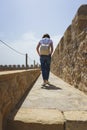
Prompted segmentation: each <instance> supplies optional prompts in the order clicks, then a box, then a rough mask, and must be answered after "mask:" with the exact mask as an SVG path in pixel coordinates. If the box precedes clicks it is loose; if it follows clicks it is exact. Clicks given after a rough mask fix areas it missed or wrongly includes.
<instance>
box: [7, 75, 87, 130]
mask: <svg viewBox="0 0 87 130" xmlns="http://www.w3.org/2000/svg"><path fill="white" fill-rule="evenodd" d="M50 82H51V85H46V87H43V86H41V84H42V77H41V75H40V77H39V78H38V80H37V81H36V83H35V84H34V86H33V88H32V89H31V91H30V93H29V94H28V95H27V97H26V99H25V101H24V102H23V104H22V105H21V107H20V109H19V110H18V111H17V113H16V114H15V116H13V115H14V114H13V115H11V117H10V118H9V119H8V130H87V96H86V95H85V94H84V93H83V92H81V91H79V90H78V89H76V88H74V87H73V86H71V85H69V84H67V83H66V82H64V81H63V80H61V79H60V78H58V77H56V76H55V75H53V74H52V73H51V74H50Z"/></svg>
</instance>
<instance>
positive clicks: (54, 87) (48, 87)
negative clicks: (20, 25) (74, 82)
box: [41, 84, 61, 90]
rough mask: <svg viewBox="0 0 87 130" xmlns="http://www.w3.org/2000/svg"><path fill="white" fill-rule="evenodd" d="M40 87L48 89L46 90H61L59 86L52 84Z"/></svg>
mask: <svg viewBox="0 0 87 130" xmlns="http://www.w3.org/2000/svg"><path fill="white" fill-rule="evenodd" d="M41 88H42V89H48V90H61V88H59V87H56V86H55V85H53V84H47V85H44V86H42V87H41Z"/></svg>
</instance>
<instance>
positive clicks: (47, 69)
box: [46, 56, 51, 81]
mask: <svg viewBox="0 0 87 130" xmlns="http://www.w3.org/2000/svg"><path fill="white" fill-rule="evenodd" d="M50 64H51V56H47V58H46V80H47V81H48V79H49V73H50Z"/></svg>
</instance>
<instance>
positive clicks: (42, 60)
mask: <svg viewBox="0 0 87 130" xmlns="http://www.w3.org/2000/svg"><path fill="white" fill-rule="evenodd" d="M40 63H41V71H42V78H43V81H44V82H45V81H46V64H45V56H41V57H40Z"/></svg>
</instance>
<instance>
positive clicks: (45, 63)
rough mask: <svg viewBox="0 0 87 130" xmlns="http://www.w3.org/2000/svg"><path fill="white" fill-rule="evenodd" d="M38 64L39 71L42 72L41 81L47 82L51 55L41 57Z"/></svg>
mask: <svg viewBox="0 0 87 130" xmlns="http://www.w3.org/2000/svg"><path fill="white" fill-rule="evenodd" d="M40 63H41V71H42V77H43V80H48V79H49V72H50V63H51V55H48V56H45V55H41V56H40Z"/></svg>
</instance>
